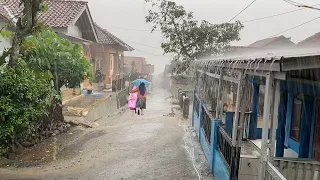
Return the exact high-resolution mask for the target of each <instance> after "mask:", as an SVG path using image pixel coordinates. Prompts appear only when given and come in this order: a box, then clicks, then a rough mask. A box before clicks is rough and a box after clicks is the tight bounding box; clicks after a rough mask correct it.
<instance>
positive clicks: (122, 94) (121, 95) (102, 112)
mask: <svg viewBox="0 0 320 180" xmlns="http://www.w3.org/2000/svg"><path fill="white" fill-rule="evenodd" d="M127 96H128V89H124V90H122V91H119V92H117V93H115V94H112V95H110V96H108V97H105V98H103V99H101V100H99V101H97V102H96V103H95V104H94V105H93V106H92V107H91V108H90V109H89V111H88V114H87V115H86V120H88V121H95V120H98V119H100V118H103V117H106V116H108V115H111V114H113V113H115V112H116V111H117V110H118V109H120V108H122V107H124V106H126V105H127Z"/></svg>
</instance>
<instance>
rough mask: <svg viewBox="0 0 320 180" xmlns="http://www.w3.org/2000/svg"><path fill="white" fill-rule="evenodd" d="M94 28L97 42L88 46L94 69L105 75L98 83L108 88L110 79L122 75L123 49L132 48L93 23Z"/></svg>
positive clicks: (120, 77)
mask: <svg viewBox="0 0 320 180" xmlns="http://www.w3.org/2000/svg"><path fill="white" fill-rule="evenodd" d="M94 28H95V30H96V32H97V35H98V43H93V44H91V46H90V48H91V55H92V61H93V64H94V70H95V71H97V70H100V71H101V73H102V74H103V75H104V76H105V78H104V80H103V81H102V82H100V83H101V84H102V85H103V86H104V88H107V89H109V88H111V86H112V81H114V80H119V79H122V78H123V77H124V54H123V53H124V51H133V50H134V49H133V48H132V47H131V46H129V45H128V44H126V43H125V42H123V41H122V40H120V39H119V38H117V37H116V36H114V35H113V34H111V33H110V32H109V31H107V30H106V29H104V28H102V27H100V26H99V25H97V24H94Z"/></svg>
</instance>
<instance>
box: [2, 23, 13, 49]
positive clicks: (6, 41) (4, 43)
mask: <svg viewBox="0 0 320 180" xmlns="http://www.w3.org/2000/svg"><path fill="white" fill-rule="evenodd" d="M6 24H7V23H6V22H4V21H1V20H0V29H1V28H2V27H3V26H5V25H6ZM10 46H11V40H10V39H9V38H4V37H2V36H1V35H0V54H2V51H3V50H4V48H9V47H10Z"/></svg>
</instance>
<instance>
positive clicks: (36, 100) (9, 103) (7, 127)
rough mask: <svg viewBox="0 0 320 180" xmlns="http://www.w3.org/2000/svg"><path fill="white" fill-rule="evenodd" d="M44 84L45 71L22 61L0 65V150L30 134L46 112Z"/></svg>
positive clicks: (48, 101) (47, 95)
mask: <svg viewBox="0 0 320 180" xmlns="http://www.w3.org/2000/svg"><path fill="white" fill-rule="evenodd" d="M48 87H49V86H48V81H47V78H46V74H44V73H39V72H34V71H32V70H31V69H29V68H28V67H27V66H26V65H25V64H23V61H20V63H19V65H18V66H17V67H15V68H11V67H8V66H6V65H3V66H0V152H1V149H2V151H3V149H5V150H6V149H7V148H8V147H9V146H10V145H11V144H13V143H15V142H16V141H17V140H20V139H23V138H25V137H26V136H27V135H28V134H30V133H32V131H34V130H35V127H36V126H37V124H39V121H40V119H41V118H42V117H44V116H46V115H47V112H48V109H47V107H48V104H50V99H49V95H50V88H48Z"/></svg>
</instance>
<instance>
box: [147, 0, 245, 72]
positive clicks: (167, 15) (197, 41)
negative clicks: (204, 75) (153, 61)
mask: <svg viewBox="0 0 320 180" xmlns="http://www.w3.org/2000/svg"><path fill="white" fill-rule="evenodd" d="M146 2H148V3H151V5H152V7H153V9H152V10H149V14H148V16H146V22H147V23H152V24H153V28H152V31H151V32H153V31H154V30H156V29H157V28H160V30H161V33H162V35H163V37H164V38H165V41H164V42H163V43H162V44H161V47H162V49H163V50H164V53H165V54H166V53H173V54H176V59H179V61H181V62H180V66H179V69H180V71H181V72H182V71H184V70H186V69H187V68H188V67H189V65H190V62H191V61H193V60H195V59H197V58H200V57H203V56H208V55H220V54H221V53H222V52H223V51H224V50H225V48H226V47H228V46H229V45H230V42H232V41H237V40H240V37H239V32H240V30H241V29H242V28H243V25H242V24H241V23H240V22H239V21H237V22H235V23H222V24H211V23H209V22H208V21H205V20H203V21H201V22H198V21H197V20H195V18H194V17H193V13H192V12H187V11H186V10H185V9H184V7H183V6H181V5H177V4H176V3H175V2H173V1H168V0H146Z"/></svg>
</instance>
